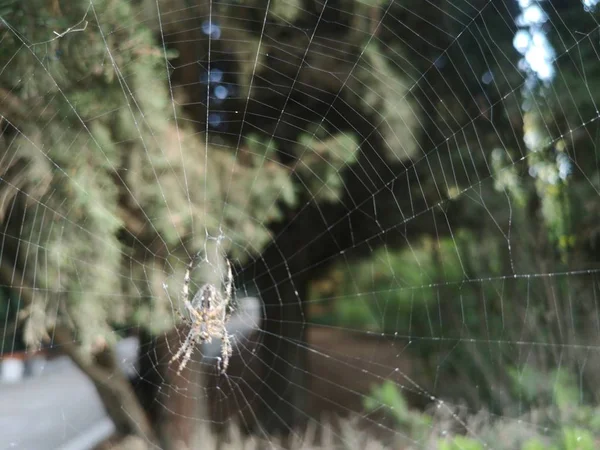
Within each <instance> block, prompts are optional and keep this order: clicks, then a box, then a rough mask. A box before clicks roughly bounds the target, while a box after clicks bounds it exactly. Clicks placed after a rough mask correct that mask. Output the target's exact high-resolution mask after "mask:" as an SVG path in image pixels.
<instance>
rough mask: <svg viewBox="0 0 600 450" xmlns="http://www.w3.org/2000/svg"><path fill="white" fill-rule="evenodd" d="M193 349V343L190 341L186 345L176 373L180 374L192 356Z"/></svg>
mask: <svg viewBox="0 0 600 450" xmlns="http://www.w3.org/2000/svg"><path fill="white" fill-rule="evenodd" d="M193 351H194V344H192V343H190V344H189V345H188V349H187V351H186V352H185V355H183V359H182V360H181V364H180V365H179V369H177V375H181V371H182V370H183V369H185V366H187V363H188V361H189V360H190V358H191V357H192V352H193Z"/></svg>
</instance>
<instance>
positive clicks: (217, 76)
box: [209, 67, 223, 83]
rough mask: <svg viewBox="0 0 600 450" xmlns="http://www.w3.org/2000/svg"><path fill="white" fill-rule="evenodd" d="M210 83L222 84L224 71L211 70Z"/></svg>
mask: <svg viewBox="0 0 600 450" xmlns="http://www.w3.org/2000/svg"><path fill="white" fill-rule="evenodd" d="M209 78H210V82H211V83H220V82H221V80H222V79H223V71H222V70H221V69H219V68H216V67H215V68H214V69H210V77H209Z"/></svg>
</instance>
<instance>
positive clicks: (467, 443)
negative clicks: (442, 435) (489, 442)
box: [438, 436, 484, 450]
mask: <svg viewBox="0 0 600 450" xmlns="http://www.w3.org/2000/svg"><path fill="white" fill-rule="evenodd" d="M438 450H484V447H483V444H482V443H481V442H478V441H476V440H475V439H471V438H468V437H465V436H454V437H452V438H450V439H447V440H444V441H440V443H439V447H438Z"/></svg>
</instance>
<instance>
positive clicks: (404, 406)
mask: <svg viewBox="0 0 600 450" xmlns="http://www.w3.org/2000/svg"><path fill="white" fill-rule="evenodd" d="M364 407H365V409H366V410H367V411H378V410H380V409H383V410H384V411H385V412H386V413H388V414H390V415H391V416H392V417H393V418H394V422H395V424H396V426H398V427H399V428H400V429H402V430H406V431H408V432H410V434H411V436H413V437H414V438H415V439H420V437H422V436H423V435H424V433H425V432H426V430H427V428H428V427H429V426H430V423H431V419H430V418H429V417H428V416H427V415H425V414H421V413H419V412H416V411H413V410H411V409H410V408H409V406H408V403H407V402H406V399H405V398H404V396H403V395H402V392H401V390H400V389H399V388H398V385H397V384H396V383H394V382H392V381H391V380H386V381H384V382H383V383H382V384H381V385H379V386H374V387H373V388H372V389H371V394H370V395H369V396H368V397H366V398H365V400H364Z"/></svg>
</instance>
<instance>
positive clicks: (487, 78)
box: [481, 70, 494, 84]
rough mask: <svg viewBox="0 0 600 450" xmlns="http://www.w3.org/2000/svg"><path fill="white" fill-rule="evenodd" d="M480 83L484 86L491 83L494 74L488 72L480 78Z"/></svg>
mask: <svg viewBox="0 0 600 450" xmlns="http://www.w3.org/2000/svg"><path fill="white" fill-rule="evenodd" d="M481 81H482V82H483V83H484V84H490V83H491V82H492V81H494V74H493V73H492V72H490V71H489V70H488V71H487V72H485V73H484V74H483V75H482V76H481Z"/></svg>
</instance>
